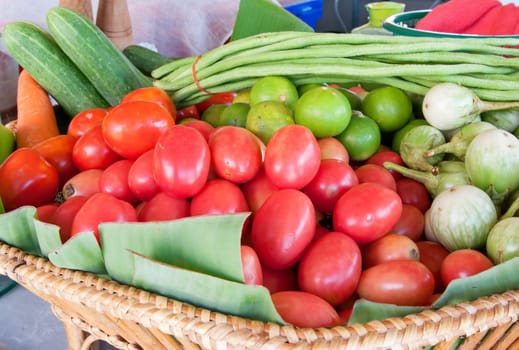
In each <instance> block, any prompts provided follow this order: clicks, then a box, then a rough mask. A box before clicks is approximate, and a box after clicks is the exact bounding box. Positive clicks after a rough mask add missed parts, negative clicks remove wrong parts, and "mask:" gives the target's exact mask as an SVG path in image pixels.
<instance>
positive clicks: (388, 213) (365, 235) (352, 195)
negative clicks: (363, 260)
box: [333, 182, 402, 243]
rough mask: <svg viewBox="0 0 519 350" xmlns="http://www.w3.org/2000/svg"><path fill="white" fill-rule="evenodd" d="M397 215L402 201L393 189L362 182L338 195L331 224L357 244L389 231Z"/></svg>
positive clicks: (396, 219)
mask: <svg viewBox="0 0 519 350" xmlns="http://www.w3.org/2000/svg"><path fill="white" fill-rule="evenodd" d="M401 215H402V200H401V199H400V197H399V196H398V194H397V193H396V192H395V191H392V190H390V189H388V188H387V187H384V186H382V185H380V184H377V183H369V182H366V183H362V184H358V185H357V186H355V187H353V188H351V189H350V190H349V191H347V192H346V193H344V194H343V195H342V196H341V197H340V198H339V200H338V201H337V204H336V205H335V209H334V211H333V227H334V230H335V231H340V232H344V233H346V234H347V235H349V236H350V237H352V238H353V239H354V240H355V241H356V242H357V243H370V242H373V241H375V240H376V239H378V238H380V237H382V236H384V235H385V234H387V233H389V231H390V230H391V229H392V228H393V227H394V226H395V224H396V223H397V222H398V219H400V216H401Z"/></svg>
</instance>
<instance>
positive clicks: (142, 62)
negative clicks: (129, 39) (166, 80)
mask: <svg viewBox="0 0 519 350" xmlns="http://www.w3.org/2000/svg"><path fill="white" fill-rule="evenodd" d="M123 54H124V55H125V56H126V57H128V59H129V60H130V62H132V63H133V64H134V65H135V66H136V67H137V68H139V69H140V71H141V72H143V73H144V74H146V75H148V76H151V72H152V71H153V70H154V69H156V68H158V67H160V66H163V65H165V64H166V63H170V62H172V61H174V60H175V59H174V58H169V57H166V56H164V55H162V54H160V53H158V52H155V51H153V50H151V49H148V48H147V47H144V46H141V45H128V46H126V47H125V48H124V49H123Z"/></svg>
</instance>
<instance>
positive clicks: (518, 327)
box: [0, 243, 519, 350]
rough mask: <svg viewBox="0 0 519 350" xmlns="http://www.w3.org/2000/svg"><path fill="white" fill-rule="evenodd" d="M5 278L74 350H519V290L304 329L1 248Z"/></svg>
mask: <svg viewBox="0 0 519 350" xmlns="http://www.w3.org/2000/svg"><path fill="white" fill-rule="evenodd" d="M0 274H4V275H7V276H9V277H10V278H11V279H13V280H15V281H16V282H18V283H19V284H20V285H22V286H24V287H25V288H27V289H28V290H29V291H31V292H32V293H34V294H35V295H37V296H38V297H40V298H42V299H44V300H46V301H47V302H49V303H50V304H51V306H52V310H53V312H54V314H55V315H56V316H57V317H58V318H59V319H60V320H61V321H63V324H64V327H65V331H66V334H67V337H68V342H69V348H70V349H71V350H86V349H94V348H95V345H96V344H95V343H96V341H97V340H103V341H105V342H107V343H109V344H111V345H113V346H114V347H116V348H119V349H150V350H160V349H276V350H277V349H283V350H285V349H421V348H423V347H424V346H427V345H433V346H434V349H451V348H452V346H453V345H454V344H458V343H459V342H460V338H461V339H462V342H461V344H460V345H459V347H458V348H459V349H519V322H516V321H517V319H518V315H519V291H509V292H506V293H503V294H499V295H493V296H489V297H484V298H480V299H477V300H475V301H473V302H467V303H461V304H457V305H452V306H446V307H443V308H441V309H439V310H435V311H433V310H427V311H424V312H421V313H418V314H413V315H409V316H406V317H402V318H392V319H387V320H384V321H372V322H369V323H366V324H362V325H361V324H355V325H351V326H338V327H334V328H320V329H301V328H296V327H291V326H280V325H277V324H272V323H264V322H259V321H254V320H247V319H244V318H240V317H235V316H228V315H224V314H221V313H217V312H213V311H210V310H207V309H203V308H199V307H195V306H192V305H189V304H186V303H184V302H181V301H177V300H173V299H170V298H166V297H163V296H160V295H157V294H153V293H150V292H147V291H144V290H141V289H138V288H134V287H129V286H124V285H121V284H118V283H116V282H114V281H111V280H107V279H104V278H100V277H99V276H96V275H94V274H90V273H84V272H79V271H73V270H68V269H63V268H58V267H56V266H54V265H53V264H51V263H50V262H49V261H48V260H47V259H44V258H40V257H36V256H32V255H29V254H26V253H24V252H22V251H20V250H19V249H17V248H14V247H11V246H9V245H6V244H2V243H0Z"/></svg>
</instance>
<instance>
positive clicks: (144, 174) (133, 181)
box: [128, 150, 160, 201]
mask: <svg viewBox="0 0 519 350" xmlns="http://www.w3.org/2000/svg"><path fill="white" fill-rule="evenodd" d="M128 188H129V189H130V191H131V192H132V194H133V195H134V196H135V197H137V198H138V199H140V200H141V201H147V200H150V199H151V198H153V196H155V195H156V194H157V193H159V192H160V188H159V186H158V185H157V182H156V181H155V178H154V177H153V150H149V151H147V152H144V153H143V154H142V155H141V156H140V157H139V158H137V159H135V161H134V162H133V164H132V166H131V167H130V171H129V172H128Z"/></svg>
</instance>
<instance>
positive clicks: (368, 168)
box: [355, 164, 396, 191]
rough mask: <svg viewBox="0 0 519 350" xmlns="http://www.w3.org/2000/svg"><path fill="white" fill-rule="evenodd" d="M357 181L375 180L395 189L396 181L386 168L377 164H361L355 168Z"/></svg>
mask: <svg viewBox="0 0 519 350" xmlns="http://www.w3.org/2000/svg"><path fill="white" fill-rule="evenodd" d="M355 174H357V178H358V179H359V183H363V182H375V183H379V184H381V185H382V186H384V187H387V188H389V189H390V190H392V191H396V181H395V178H394V177H393V175H391V173H390V172H389V170H387V169H386V168H384V167H382V166H380V165H377V164H363V165H361V166H359V167H358V168H357V169H355Z"/></svg>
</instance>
